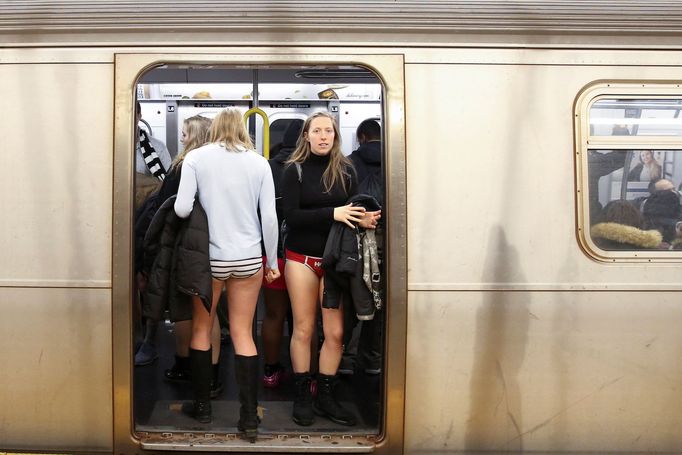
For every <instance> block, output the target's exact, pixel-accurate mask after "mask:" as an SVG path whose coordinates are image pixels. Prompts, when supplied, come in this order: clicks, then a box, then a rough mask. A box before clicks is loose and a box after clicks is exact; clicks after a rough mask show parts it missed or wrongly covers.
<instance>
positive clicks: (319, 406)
mask: <svg viewBox="0 0 682 455" xmlns="http://www.w3.org/2000/svg"><path fill="white" fill-rule="evenodd" d="M336 382H337V378H336V376H327V375H326V374H321V373H318V374H317V399H316V400H315V403H314V404H313V411H315V414H317V415H318V416H322V417H326V418H328V419H329V420H331V421H332V422H336V423H338V424H341V425H348V426H353V425H355V423H356V420H355V416H354V415H353V414H352V413H351V412H350V411H348V410H347V409H345V408H344V407H343V406H341V404H339V402H338V401H336V398H334V388H335V387H336Z"/></svg>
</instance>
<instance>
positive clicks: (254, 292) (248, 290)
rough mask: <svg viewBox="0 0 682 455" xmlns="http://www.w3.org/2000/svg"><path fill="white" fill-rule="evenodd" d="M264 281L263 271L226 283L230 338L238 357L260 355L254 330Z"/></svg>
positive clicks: (229, 280) (231, 279)
mask: <svg viewBox="0 0 682 455" xmlns="http://www.w3.org/2000/svg"><path fill="white" fill-rule="evenodd" d="M262 281H263V269H261V270H260V271H259V272H258V273H256V274H255V275H253V276H252V277H249V278H229V279H228V280H227V281H226V283H227V307H228V310H227V317H228V319H229V320H230V337H231V338H232V344H233V345H234V352H235V354H237V355H242V356H255V355H257V354H258V351H257V350H256V344H255V343H254V341H253V332H252V328H253V317H254V315H255V313H256V304H257V303H258V293H259V292H260V287H261V283H262Z"/></svg>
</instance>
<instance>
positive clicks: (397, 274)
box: [112, 48, 407, 454]
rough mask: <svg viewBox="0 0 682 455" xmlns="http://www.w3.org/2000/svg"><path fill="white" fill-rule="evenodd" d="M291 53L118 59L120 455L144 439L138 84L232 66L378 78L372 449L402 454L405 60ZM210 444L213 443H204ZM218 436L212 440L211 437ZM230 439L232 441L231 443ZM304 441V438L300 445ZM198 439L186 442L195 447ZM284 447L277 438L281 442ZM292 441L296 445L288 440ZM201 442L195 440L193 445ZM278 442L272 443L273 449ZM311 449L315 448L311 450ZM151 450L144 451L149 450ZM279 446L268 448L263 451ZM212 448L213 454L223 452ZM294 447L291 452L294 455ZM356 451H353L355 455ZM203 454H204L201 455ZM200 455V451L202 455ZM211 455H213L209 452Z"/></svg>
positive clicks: (115, 368) (116, 381)
mask: <svg viewBox="0 0 682 455" xmlns="http://www.w3.org/2000/svg"><path fill="white" fill-rule="evenodd" d="M325 51H327V49H321V48H308V49H301V48H296V49H293V48H291V49H289V48H282V49H281V50H278V53H277V54H267V53H262V52H263V49H259V48H240V49H239V50H235V49H234V48H232V49H224V50H223V51H221V50H216V49H212V53H211V54H208V53H205V52H206V51H205V50H204V51H203V52H202V50H197V51H196V52H193V53H188V52H187V50H186V49H182V50H177V51H176V52H172V51H171V50H168V49H158V52H159V53H117V54H115V86H114V111H115V112H114V171H113V226H112V352H113V365H112V376H113V377H112V381H113V383H112V386H113V411H114V419H113V439H114V441H113V442H114V451H115V453H117V454H127V453H138V451H139V450H140V449H141V448H143V447H142V446H141V441H140V435H138V434H136V433H135V431H134V427H133V425H134V423H133V412H132V411H133V403H132V400H133V396H132V393H131V392H132V382H133V381H132V342H133V341H132V327H131V325H132V323H131V305H130V301H131V298H132V292H133V286H132V284H133V283H132V281H133V280H132V257H133V242H132V221H133V220H132V217H133V196H134V187H133V183H134V182H133V178H134V176H133V170H134V156H133V154H132V152H131V151H132V150H133V145H134V139H133V136H134V134H133V128H134V126H133V124H134V121H133V117H134V100H135V94H136V84H137V81H138V79H139V78H140V76H141V75H142V74H144V73H145V72H146V71H148V70H150V69H152V68H154V67H158V66H162V65H165V64H196V65H211V64H217V63H219V64H227V65H249V66H253V67H258V66H266V65H278V64H279V65H287V66H298V65H300V66H301V67H311V66H320V65H322V66H338V65H356V66H361V67H365V68H367V69H369V70H371V71H373V72H374V73H375V74H376V75H377V76H378V78H379V79H380V80H381V82H382V85H383V98H384V100H383V101H384V106H383V110H384V112H383V118H384V125H385V131H384V138H385V141H386V143H385V150H386V153H385V158H386V163H385V173H386V185H387V187H386V204H385V207H384V217H385V218H384V219H385V220H386V239H387V240H386V248H387V254H386V299H387V301H389V302H390V304H389V305H388V306H387V313H386V319H387V321H386V344H387V348H386V358H385V368H386V374H385V375H384V390H385V392H384V403H385V406H384V409H383V411H382V412H383V432H382V434H380V435H379V436H378V437H377V438H376V439H375V441H374V446H373V447H371V449H373V450H375V451H376V452H377V453H402V451H403V445H404V422H405V365H406V359H405V356H406V346H407V284H406V283H407V244H406V238H407V210H406V165H405V157H406V144H405V93H404V56H403V55H401V54H395V53H391V54H389V53H385V54H381V53H377V52H371V53H364V54H363V53H362V52H361V50H359V49H357V48H348V49H342V48H334V49H333V50H331V51H330V52H333V53H324V52H325ZM159 436H160V438H161V443H160V444H159V445H158V446H154V447H153V448H154V449H160V450H182V449H183V448H185V447H186V446H184V445H181V446H178V445H175V444H173V443H166V444H164V443H163V438H164V435H161V434H160V435H159ZM206 436H208V435H206ZM213 436H215V435H213ZM226 436H227V435H226ZM302 436H304V435H303V433H302V434H301V437H302ZM192 438H194V435H189V436H188V439H190V445H192V442H191V439H192ZM276 439H280V438H276ZM291 439H294V438H291ZM229 441H230V442H232V443H234V444H230V445H229V447H230V448H231V449H234V450H239V449H240V447H241V448H243V449H246V448H249V449H251V450H253V448H254V446H253V445H250V444H249V443H248V442H245V441H240V440H238V439H230V440H229ZM196 442H198V441H197V440H196V439H195V443H196ZM278 442H281V441H277V440H276V441H275V444H276V443H278ZM303 442H306V444H304V445H301V446H299V447H303V446H305V448H306V451H329V450H330V449H339V451H344V447H345V448H346V450H352V449H353V447H352V444H354V443H353V442H352V441H350V440H345V441H344V440H343V439H342V438H335V437H332V436H330V435H324V434H322V435H317V437H315V436H314V435H313V437H311V436H308V437H307V440H306V441H303ZM311 442H312V444H311ZM149 447H151V446H147V448H149ZM275 447H276V445H263V450H264V451H269V450H273V449H275ZM225 448H226V447H224V446H222V447H215V449H214V450H225ZM295 448H296V446H295V445H293V446H292V447H291V449H289V451H291V450H295ZM357 448H358V447H357V446H356V447H355V449H356V450H357ZM202 449H203V450H206V449H207V447H206V446H205V447H203V448H202ZM202 449H200V450H202ZM209 450H211V449H210V448H209ZM251 450H250V451H251Z"/></svg>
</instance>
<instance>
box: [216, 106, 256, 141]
mask: <svg viewBox="0 0 682 455" xmlns="http://www.w3.org/2000/svg"><path fill="white" fill-rule="evenodd" d="M209 140H210V142H218V143H221V144H224V145H225V148H226V149H232V150H235V149H236V150H235V151H237V150H239V149H241V148H246V149H247V150H253V149H254V147H253V142H251V138H250V137H249V133H248V132H247V131H246V127H245V126H244V120H243V119H242V114H241V113H240V112H239V111H238V110H237V109H225V110H222V111H220V113H219V114H218V115H217V116H216V117H215V118H214V119H213V123H212V124H211V129H210V131H209Z"/></svg>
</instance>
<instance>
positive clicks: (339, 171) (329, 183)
mask: <svg viewBox="0 0 682 455" xmlns="http://www.w3.org/2000/svg"><path fill="white" fill-rule="evenodd" d="M320 117H326V118H328V119H330V120H331V122H332V126H333V128H334V144H333V145H332V148H331V150H330V151H329V164H328V165H327V169H325V170H324V174H322V183H323V184H324V190H325V192H327V193H329V192H330V191H331V190H332V188H333V187H334V185H336V184H337V183H338V182H341V186H342V187H343V191H344V192H345V193H346V194H348V188H347V186H348V177H350V175H351V174H350V173H351V172H352V171H351V170H352V169H353V164H352V163H351V161H350V160H349V159H348V158H346V157H345V156H344V155H343V153H342V152H341V133H339V127H338V125H337V124H336V119H335V118H334V116H333V115H332V114H330V113H329V112H326V111H321V112H316V113H314V114H312V115H311V116H310V117H308V118H307V119H306V120H305V123H303V128H302V129H301V134H300V135H299V136H298V140H297V141H296V149H295V150H294V151H293V152H292V153H291V157H290V158H289V159H288V160H287V161H286V164H292V163H299V164H301V163H303V162H304V161H305V160H307V159H308V157H309V156H310V154H311V153H312V151H311V149H310V142H308V141H307V140H306V136H307V134H308V130H309V129H310V124H311V123H312V122H313V120H315V119H316V118H320Z"/></svg>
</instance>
